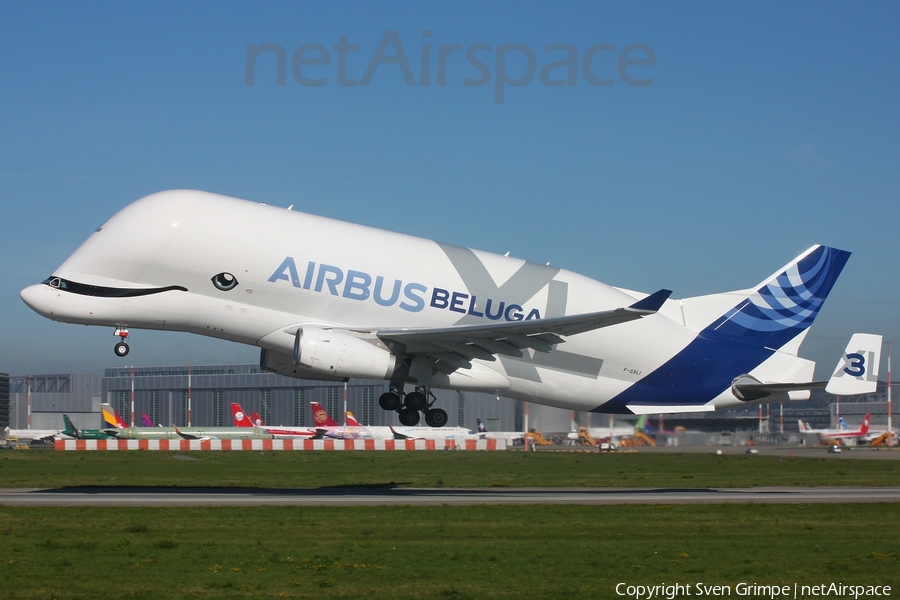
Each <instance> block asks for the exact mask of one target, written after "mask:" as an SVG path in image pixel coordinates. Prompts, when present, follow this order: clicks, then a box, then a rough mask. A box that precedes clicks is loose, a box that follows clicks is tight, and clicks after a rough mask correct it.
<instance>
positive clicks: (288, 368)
mask: <svg viewBox="0 0 900 600" xmlns="http://www.w3.org/2000/svg"><path fill="white" fill-rule="evenodd" d="M259 366H260V368H262V370H263V371H268V372H269V373H275V374H276V375H284V376H285V377H296V378H297V379H311V380H313V381H347V380H348V379H349V377H341V376H339V375H326V374H325V373H319V372H317V371H313V370H312V369H307V368H306V367H298V366H297V365H295V364H294V357H293V356H291V355H290V354H284V353H283V352H276V351H274V350H266V349H265V348H263V349H262V350H260V353H259Z"/></svg>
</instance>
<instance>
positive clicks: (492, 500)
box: [0, 485, 900, 506]
mask: <svg viewBox="0 0 900 600" xmlns="http://www.w3.org/2000/svg"><path fill="white" fill-rule="evenodd" d="M848 502H900V487H816V488H801V487H782V488H778V487H772V488H696V489H662V488H659V489H654V488H474V489H446V488H401V487H396V486H392V485H384V486H348V487H328V488H316V489H277V488H269V489H261V488H138V487H82V488H57V489H9V488H7V489H0V505H3V506H382V505H383V506H389V505H410V506H435V505H438V506H439V505H457V506H463V505H471V504H495V505H503V504H513V505H514V504H582V505H603V504H719V503H753V504H800V503H848Z"/></svg>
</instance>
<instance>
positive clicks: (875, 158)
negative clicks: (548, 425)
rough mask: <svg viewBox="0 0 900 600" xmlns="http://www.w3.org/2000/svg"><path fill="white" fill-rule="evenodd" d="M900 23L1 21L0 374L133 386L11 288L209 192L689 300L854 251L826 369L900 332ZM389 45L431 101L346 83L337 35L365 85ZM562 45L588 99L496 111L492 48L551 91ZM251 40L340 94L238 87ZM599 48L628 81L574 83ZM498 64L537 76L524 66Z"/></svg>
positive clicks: (626, 9)
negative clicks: (443, 53)
mask: <svg viewBox="0 0 900 600" xmlns="http://www.w3.org/2000/svg"><path fill="white" fill-rule="evenodd" d="M323 4H324V6H323ZM898 17H900V7H898V6H896V5H894V4H892V3H875V2H855V3H850V2H843V3H839V2H814V3H813V2H792V3H783V2H770V3H753V4H751V3H741V4H738V3H719V2H708V3H704V2H693V3H690V4H688V3H663V2H627V3H626V2H621V3H617V2H610V3H597V2H585V3H575V2H571V3H565V4H563V5H562V6H555V5H551V4H550V3H545V2H541V3H537V2H536V3H520V2H516V3H512V2H510V3H503V2H472V3H464V2H459V3H452V4H450V3H440V4H438V3H422V4H419V3H402V2H394V3H390V2H387V3H378V4H376V3H369V2H358V3H354V2H341V3H321V2H318V3H299V2H298V3H294V2H285V3H276V2H269V3H262V4H261V5H257V4H255V3H253V4H251V3H240V4H233V3H232V4H228V3H219V2H217V3H212V2H195V3H190V4H184V3H168V2H153V3H149V2H148V3H127V4H125V5H123V3H113V2H110V3H83V4H72V3H62V2H60V3H53V2H47V3H4V4H2V5H0V115H2V116H0V140H2V143H0V202H2V208H3V220H4V223H5V224H6V227H4V234H3V236H0V252H2V257H3V260H2V263H0V274H2V277H0V371H5V372H9V373H13V374H24V373H27V372H32V373H50V372H62V373H65V372H99V371H100V370H101V369H102V368H104V367H107V366H116V365H119V364H121V362H122V361H121V360H119V359H117V358H116V357H115V356H114V355H113V353H112V345H113V341H114V339H113V336H112V331H111V330H106V329H103V328H85V327H81V326H74V325H64V324H59V323H53V322H50V321H46V320H44V319H43V318H41V317H39V316H38V315H37V314H35V313H33V312H31V311H30V310H29V309H28V308H27V307H26V306H25V305H24V304H23V303H22V302H21V300H20V299H19V296H18V293H19V290H20V289H22V288H23V287H25V286H27V285H29V284H31V283H35V282H39V281H41V280H43V279H44V278H45V277H46V276H48V275H50V274H51V273H52V272H53V271H54V269H55V268H56V267H58V266H59V265H60V264H61V263H62V262H63V260H65V258H66V257H67V256H68V255H69V254H70V253H71V252H72V251H73V250H74V249H75V248H76V247H77V246H78V245H79V244H80V243H81V242H82V241H83V240H84V239H85V238H86V237H87V236H88V235H89V234H90V233H91V232H92V231H93V230H94V229H95V228H96V227H97V225H99V224H100V223H102V222H103V221H104V220H105V219H107V218H108V217H109V216H110V215H112V214H113V213H114V212H116V211H117V210H118V209H120V208H121V207H123V206H124V205H126V204H127V203H129V202H131V201H132V200H135V199H137V198H139V197H141V196H143V195H146V194H148V193H151V192H154V191H159V190H163V189H170V188H178V187H190V188H198V189H204V190H210V191H215V192H219V193H223V194H228V195H234V196H238V197H243V198H248V199H252V200H257V201H261V202H266V203H268V204H275V205H283V206H287V205H290V204H293V205H294V207H295V209H297V210H303V211H306V212H311V213H316V214H322V215H327V216H330V217H335V218H339V219H344V220H348V221H353V222H358V223H364V224H367V225H372V226H376V227H383V228H387V229H392V230H397V231H402V232H405V233H410V234H415V235H420V236H423V237H428V238H433V239H438V240H441V241H446V242H451V243H455V244H460V245H464V246H471V247H475V248H480V249H484V250H489V251H494V252H499V253H504V252H507V251H509V252H510V253H511V254H512V255H513V256H518V257H522V258H526V259H529V260H534V261H538V262H551V263H552V264H554V265H557V266H561V267H564V268H568V269H571V270H574V271H577V272H580V273H583V274H585V275H588V276H590V277H594V278H596V279H599V280H601V281H604V282H606V283H609V284H612V285H618V286H622V287H627V288H631V289H636V290H643V291H648V292H649V291H653V290H656V289H658V288H661V287H667V288H670V289H672V290H674V292H675V293H674V296H675V297H686V296H692V295H698V294H705V293H713V292H717V291H725V290H729V289H739V288H745V287H749V286H752V285H755V284H756V283H758V282H759V281H760V280H762V279H763V278H765V277H766V276H768V275H770V274H771V273H772V272H774V271H775V270H776V269H777V268H779V267H781V266H782V265H784V264H785V263H787V262H788V261H790V260H791V259H792V258H793V257H794V256H796V255H797V254H799V253H800V252H802V251H803V250H805V249H806V248H807V247H809V246H811V245H812V244H815V243H824V244H828V245H832V246H837V247H839V248H843V249H846V250H850V251H852V252H853V256H852V257H851V259H850V262H849V263H848V265H847V268H846V269H845V271H844V273H843V275H842V276H841V278H840V279H839V280H838V283H837V285H836V287H835V289H834V291H833V292H832V296H831V298H830V299H829V301H828V302H827V303H826V304H825V307H824V308H823V309H822V311H821V313H820V315H819V318H818V320H817V322H816V324H815V325H814V326H813V329H812V332H811V333H810V336H809V337H808V339H807V341H806V343H805V344H804V347H803V350H802V351H801V355H803V356H806V357H807V358H811V359H814V360H817V361H819V362H820V363H822V364H823V365H824V367H823V368H822V369H820V373H824V372H825V371H828V370H830V368H831V367H832V366H833V364H834V363H835V361H836V356H837V354H838V353H839V352H840V351H841V350H842V349H843V346H844V343H845V341H846V339H848V338H849V335H850V334H851V333H852V332H854V331H866V332H872V333H882V334H884V335H885V336H886V339H898V338H900V326H898V322H897V319H896V318H895V315H896V313H897V308H898V305H900V301H898V287H900V283H898V277H897V264H898V260H897V259H898V250H897V244H896V243H895V242H894V241H893V239H892V238H893V235H894V234H895V232H896V231H897V223H898V216H900V215H898V213H900V201H898V200H900V198H898V189H900V186H898V183H900V181H898V180H900V174H898V165H900V138H898V132H900V123H898V120H900V119H898V113H897V106H898V105H900V102H898V101H900V97H898V92H900V47H898V46H900V42H898V39H900V38H898V36H897V35H896V31H897V27H898V24H900V19H898ZM389 31H396V32H397V36H398V38H399V40H400V41H401V43H402V45H403V48H404V52H405V53H406V55H407V58H408V60H409V62H410V65H411V70H412V72H413V74H414V75H415V78H416V80H417V81H416V85H412V86H409V85H406V82H405V80H404V77H403V75H402V73H401V69H400V67H399V66H397V65H395V64H384V65H381V66H380V67H379V68H378V70H377V71H376V72H375V74H374V76H373V77H372V80H371V82H370V84H369V85H367V86H360V85H356V86H352V87H350V86H343V85H340V84H339V83H338V81H337V66H336V61H337V54H336V52H335V51H334V50H332V48H333V46H334V45H335V44H337V43H338V41H339V39H340V38H341V37H342V36H346V37H347V40H348V43H350V44H356V45H357V46H358V47H359V49H358V50H357V51H355V52H351V53H349V54H348V58H347V76H348V77H350V78H356V79H359V78H361V77H362V75H363V72H364V71H365V70H366V67H367V65H368V63H369V61H370V60H371V58H372V57H373V55H374V54H375V51H376V48H377V46H378V44H379V42H380V41H381V40H382V38H383V37H384V36H385V34H386V32H389ZM423 31H430V32H431V37H430V38H426V37H423V34H422V32H423ZM423 43H427V44H429V45H430V47H431V52H432V67H431V80H430V83H431V85H428V86H424V85H419V79H420V75H421V73H420V58H421V46H422V44H423ZM479 43H481V44H489V45H490V47H491V49H490V50H489V51H485V52H482V53H481V54H479V55H477V56H479V57H480V58H481V59H482V60H483V61H484V62H485V63H486V65H487V66H489V68H490V70H491V77H492V78H491V81H490V82H489V83H488V84H487V85H484V86H471V85H465V84H464V83H463V80H464V78H470V79H474V78H477V77H479V72H478V71H477V70H476V68H475V67H474V66H472V65H471V64H469V63H468V62H466V60H465V59H464V58H463V55H462V53H457V54H455V55H451V56H450V58H449V59H448V62H447V83H446V85H444V86H438V85H436V82H435V77H436V61H437V52H438V50H437V49H438V45H439V44H448V45H449V44H460V45H461V46H462V47H463V48H468V47H470V46H472V45H473V44H479ZM557 43H562V44H570V45H572V46H574V47H575V48H576V49H577V52H578V57H579V69H578V72H577V80H576V84H575V85H574V86H569V85H565V86H562V87H549V86H547V85H544V84H543V83H541V81H540V77H539V74H535V76H534V78H533V79H532V81H530V82H529V83H527V84H525V85H522V86H520V87H513V86H504V88H503V92H504V93H503V102H502V103H497V102H495V91H496V90H495V81H496V74H497V71H498V67H497V64H496V58H497V52H496V48H497V47H498V46H499V45H504V44H523V45H525V46H527V47H528V48H530V49H532V50H533V51H534V53H535V61H536V70H537V71H538V72H539V71H540V69H541V68H542V67H543V66H544V65H546V64H547V63H549V62H552V61H554V60H558V59H559V58H560V57H561V56H562V53H561V52H555V53H552V52H547V51H546V49H545V48H546V46H547V45H549V44H557ZM248 44H255V45H261V44H278V45H280V46H281V47H283V48H285V51H286V55H287V57H288V60H289V62H290V59H291V56H292V55H293V53H294V51H295V50H297V49H298V48H300V47H301V46H303V45H304V44H321V45H322V46H325V47H326V48H327V49H328V50H329V51H330V52H331V54H332V56H331V58H332V62H331V65H330V66H305V67H302V68H303V69H305V70H304V71H301V72H302V73H308V74H309V76H310V77H316V78H323V77H324V78H327V82H326V84H325V85H323V86H320V87H309V86H304V85H301V84H300V83H298V82H297V81H296V80H295V79H294V78H293V76H292V71H291V68H290V64H289V65H288V69H287V73H286V74H287V77H286V82H285V85H283V86H279V85H277V84H276V68H275V59H274V54H268V55H265V56H263V57H260V59H259V60H258V61H257V63H256V72H255V76H256V79H255V83H254V85H250V86H248V85H245V75H246V53H247V45H248ZM595 44H612V45H613V46H615V52H607V53H603V52H600V53H598V54H597V57H596V58H595V61H594V62H593V63H592V64H593V66H594V69H595V70H596V71H597V75H596V76H597V77H600V78H612V79H613V80H614V81H613V85H612V86H606V87H598V86H593V85H590V84H589V83H588V82H587V81H586V80H585V77H584V76H583V73H582V71H581V69H580V61H581V58H582V56H583V54H584V53H585V51H586V50H587V49H588V48H590V47H591V46H593V45H595ZM631 44H643V45H646V46H649V47H650V48H651V49H652V51H653V53H654V54H655V64H653V65H636V66H630V67H629V68H628V69H629V70H627V71H626V73H629V74H630V76H632V77H634V78H636V79H647V78H651V79H652V84H650V85H647V86H642V87H636V86H631V85H627V84H626V83H625V82H624V81H623V79H622V78H621V77H619V74H618V71H617V68H616V62H615V61H616V58H615V57H616V56H617V53H619V52H621V51H622V50H623V49H624V48H625V47H626V46H629V45H631ZM386 55H393V48H392V49H391V50H389V51H388V52H387V53H386ZM304 56H305V57H310V56H315V54H308V55H304ZM641 56H644V54H641V52H637V53H636V54H634V55H633V56H632V58H634V57H637V58H640V57H641ZM505 64H506V70H507V72H508V74H509V76H510V77H512V78H516V77H521V76H522V75H523V74H524V72H525V68H526V61H525V58H524V55H523V54H522V53H521V52H516V51H510V52H508V53H507V61H506V63H505ZM552 75H553V77H555V78H563V77H564V76H565V70H564V69H560V70H557V71H555V72H553V73H552ZM132 342H133V343H132V353H131V354H130V355H129V357H128V358H127V359H126V362H127V363H128V364H136V365H153V364H183V363H186V362H193V363H195V364H203V363H215V362H232V361H236V362H245V361H246V362H253V361H255V360H256V359H257V352H256V351H255V350H254V349H253V348H249V347H246V346H239V345H236V344H231V343H228V342H222V341H214V340H206V339H204V338H200V337H196V336H188V335H185V334H174V333H152V332H135V334H134V335H133V336H132ZM884 372H885V370H884V368H883V369H882V376H883V375H884Z"/></svg>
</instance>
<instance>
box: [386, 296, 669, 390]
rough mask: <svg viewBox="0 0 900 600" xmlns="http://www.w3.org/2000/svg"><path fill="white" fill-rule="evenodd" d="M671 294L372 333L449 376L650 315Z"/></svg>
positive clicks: (547, 348) (547, 350)
mask: <svg viewBox="0 0 900 600" xmlns="http://www.w3.org/2000/svg"><path fill="white" fill-rule="evenodd" d="M671 293H672V292H671V290H659V291H658V292H654V293H653V294H650V295H649V296H647V297H646V298H644V299H643V300H639V301H638V302H635V303H634V304H632V305H630V306H625V307H622V308H616V309H613V310H605V311H600V312H594V313H585V314H580V315H570V316H566V317H554V318H550V319H537V320H531V321H507V322H502V323H488V324H484V325H458V326H455V327H409V328H407V327H404V328H393V329H380V330H378V331H377V332H376V334H377V335H378V337H379V338H381V339H382V340H389V341H392V342H399V343H401V344H403V345H404V346H405V347H406V352H405V353H406V354H412V355H417V354H418V355H425V356H429V357H432V358H435V359H439V361H440V362H439V363H438V365H437V366H438V368H442V365H441V363H444V364H445V365H449V367H450V369H449V371H448V372H452V371H453V370H455V369H457V368H460V367H462V368H466V369H468V368H471V366H472V365H471V363H470V362H469V361H470V360H472V359H473V358H479V359H482V360H489V361H493V360H496V357H495V356H494V355H496V354H504V355H507V356H516V357H521V356H522V355H523V353H522V349H523V348H531V349H533V350H537V351H538V352H550V350H552V349H553V345H554V344H561V343H563V342H564V341H565V340H564V339H562V337H560V336H569V335H575V334H578V333H584V332H586V331H592V330H594V329H600V328H602V327H609V326H611V325H618V324H620V323H626V322H628V321H634V320H635V319H640V318H641V317H645V316H647V315H652V314H654V313H656V312H657V311H658V310H659V309H660V307H661V306H662V305H663V303H664V302H665V301H666V299H667V298H668V297H669V295H670V294H671ZM445 369H446V368H445Z"/></svg>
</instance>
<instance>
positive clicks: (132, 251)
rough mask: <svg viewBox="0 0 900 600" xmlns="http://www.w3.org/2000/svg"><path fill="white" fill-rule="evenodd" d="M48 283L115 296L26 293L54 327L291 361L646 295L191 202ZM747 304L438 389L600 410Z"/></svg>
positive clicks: (592, 339)
mask: <svg viewBox="0 0 900 600" xmlns="http://www.w3.org/2000/svg"><path fill="white" fill-rule="evenodd" d="M222 273H227V274H229V275H230V276H231V277H233V279H234V280H235V281H236V284H235V286H234V287H233V288H231V289H221V288H227V285H222V284H223V283H224V284H229V282H230V280H229V279H228V277H220V278H219V282H218V286H217V282H216V277H217V275H219V274H222ZM53 276H54V277H56V278H59V279H60V280H62V281H70V282H77V283H78V284H80V285H83V286H100V287H102V288H106V289H112V290H118V291H114V292H109V291H105V292H103V293H99V294H94V293H93V292H91V291H88V292H85V291H84V290H83V289H81V288H79V289H78V290H77V291H78V293H73V292H72V291H71V289H61V288H60V284H59V283H58V282H57V285H56V287H54V285H53V284H52V282H51V284H50V285H47V284H42V285H34V286H31V287H29V288H27V289H25V290H23V292H22V297H23V299H24V300H25V302H26V303H27V304H28V305H29V306H30V307H32V308H33V309H34V310H35V311H37V312H38V313H40V314H42V315H44V316H46V317H48V318H50V319H54V320H57V321H63V322H67V323H80V324H85V325H102V326H107V327H120V326H121V327H128V328H133V329H157V330H171V331H185V332H190V333H196V334H201V335H206V336H211V337H215V338H221V339H225V340H231V341H235V342H240V343H244V344H250V345H256V346H259V347H261V348H264V349H266V350H267V351H270V352H274V353H280V354H284V355H290V354H291V351H292V348H293V344H294V341H295V338H294V333H295V332H296V330H297V328H298V327H320V328H332V327H333V328H339V329H342V330H349V331H352V332H354V333H355V334H358V335H361V336H365V335H368V334H370V332H373V331H376V330H377V329H380V328H391V327H393V328H397V327H449V326H453V325H462V324H478V323H485V324H489V323H492V322H498V323H501V322H506V321H518V320H526V319H538V318H548V317H557V316H563V315H577V314H581V313H591V312H596V311H603V310H611V309H615V308H618V307H624V306H629V305H631V304H633V303H634V302H636V301H637V300H639V299H641V298H643V297H644V296H645V294H639V293H634V292H627V291H624V290H621V289H617V288H613V287H610V286H608V285H606V284H603V283H601V282H599V281H595V280H592V279H589V278H587V277H583V276H581V275H578V274H576V273H573V272H570V271H566V270H564V269H559V268H556V267H550V266H544V265H537V264H534V263H528V262H526V261H524V260H521V259H516V258H511V257H505V256H499V255H495V254H490V253H486V252H480V251H476V250H469V249H466V248H460V247H457V246H450V245H446V244H440V243H437V242H434V241H430V240H426V239H421V238H416V237H412V236H408V235H403V234H399V233H393V232H389V231H383V230H379V229H374V228H370V227H365V226H362V225H355V224H351V223H345V222H341V221H336V220H333V219H327V218H323V217H318V216H313V215H309V214H304V213H301V212H297V211H291V210H286V209H284V208H278V207H274V206H266V205H264V204H258V203H254V202H249V201H245V200H238V199H234V198H228V197H225V196H220V195H216V194H211V193H206V192H199V191H190V190H176V191H168V192H161V193H158V194H153V195H151V196H148V197H145V198H142V199H141V200H138V201H136V202H134V203H132V204H130V205H128V206H127V207H125V208H124V209H122V210H121V211H120V212H118V213H117V214H116V215H114V216H113V217H112V218H110V219H109V220H108V221H107V222H106V223H104V224H103V225H102V226H101V227H100V228H99V229H98V230H97V231H96V232H94V233H93V234H92V235H91V236H90V237H89V238H88V239H87V240H86V241H85V242H84V244H82V246H81V247H80V248H79V249H78V250H77V251H76V252H75V253H74V254H72V256H71V257H69V259H68V260H66V261H65V262H64V263H63V264H62V266H60V268H59V269H57V270H56V271H55V272H54V273H53ZM70 287H71V286H70ZM166 288H171V289H168V290H167V291H154V292H153V293H147V294H146V295H134V294H132V293H131V292H132V291H134V290H147V289H153V290H160V289H166ZM123 290H124V291H123ZM116 295H118V297H115V296H116ZM720 296H721V297H720ZM740 298H741V296H740V295H729V294H722V295H719V296H710V297H707V299H693V300H694V301H695V304H703V305H704V307H706V306H707V305H709V306H712V307H713V308H714V310H713V311H710V310H708V309H705V312H702V311H701V312H695V313H691V312H689V311H686V310H685V307H684V306H683V305H682V301H678V300H669V301H667V302H666V303H665V305H664V306H663V307H662V309H661V310H660V311H659V312H658V313H657V314H654V315H651V316H648V317H645V318H643V319H639V320H635V321H631V322H627V323H623V324H620V325H616V326H612V327H607V328H604V329H598V330H594V331H588V332H585V333H581V334H578V335H573V336H570V337H568V338H566V342H565V343H564V344H561V345H559V347H558V348H555V349H554V350H553V351H552V352H549V353H541V352H536V351H533V350H526V352H525V355H524V357H522V358H512V357H506V356H502V357H499V359H498V360H495V361H488V360H480V359H475V360H473V361H472V365H473V367H472V368H471V369H458V370H457V371H456V372H454V373H452V374H449V375H443V374H438V375H437V376H436V377H435V380H434V385H435V386H436V387H447V388H452V389H471V390H484V391H490V392H496V393H500V394H503V395H504V396H508V397H513V398H518V399H523V400H529V401H534V402H539V403H543V404H548V405H552V406H558V407H564V408H569V409H575V410H603V408H602V405H603V404H604V403H605V402H607V401H608V400H610V399H611V398H614V397H616V396H617V395H618V394H620V393H621V392H623V391H624V390H626V389H627V388H629V387H630V386H632V385H633V384H635V382H638V381H639V380H641V379H642V378H643V377H644V376H646V375H647V374H648V373H651V372H653V371H654V370H656V369H658V368H659V367H660V366H661V365H663V364H664V363H665V362H666V361H668V360H669V359H670V358H671V357H673V356H675V355H676V354H678V353H679V352H681V351H682V350H683V349H684V348H685V347H686V346H688V344H690V343H691V342H692V340H694V339H695V338H696V337H697V334H698V331H700V330H702V329H703V328H704V327H706V326H708V325H709V323H710V322H712V320H713V319H714V317H715V316H716V315H719V314H722V313H724V312H725V311H727V310H728V309H729V308H731V307H732V306H734V305H735V304H737V303H738V302H739V301H740ZM704 303H705V304H704ZM698 314H699V315H701V316H692V315H698ZM707 315H713V316H707ZM801 337H802V336H801ZM373 343H376V344H379V343H381V342H380V341H379V340H373ZM793 354H795V352H794V353H793ZM793 354H792V353H782V352H775V353H774V355H773V356H772V357H771V358H768V359H766V360H765V361H763V362H762V363H761V364H759V365H756V366H755V367H754V370H753V371H751V374H753V375H754V376H756V377H758V378H759V379H760V380H761V381H766V380H774V379H775V378H776V377H777V378H784V377H788V378H789V380H791V379H790V378H801V379H802V378H803V377H809V376H811V372H812V363H810V362H809V361H803V360H802V359H798V358H796V356H794V355H793ZM793 380H796V379H793ZM716 394H717V395H715V396H714V397H711V398H705V399H704V400H703V401H704V402H708V403H709V404H711V405H714V406H716V407H722V406H731V405H739V404H741V401H740V400H738V399H737V398H736V397H735V396H734V394H733V393H732V391H731V390H730V389H725V390H722V391H721V393H719V391H717V392H716Z"/></svg>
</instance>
